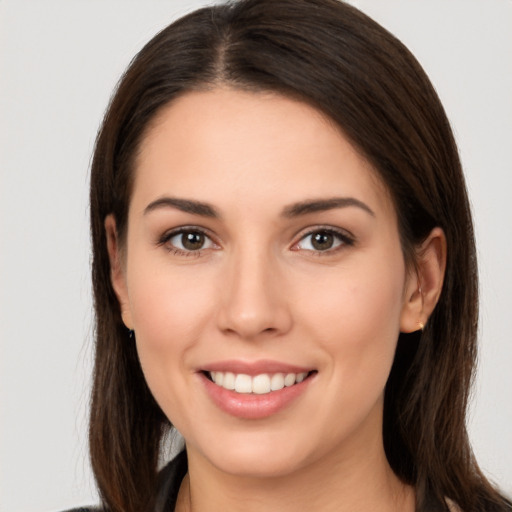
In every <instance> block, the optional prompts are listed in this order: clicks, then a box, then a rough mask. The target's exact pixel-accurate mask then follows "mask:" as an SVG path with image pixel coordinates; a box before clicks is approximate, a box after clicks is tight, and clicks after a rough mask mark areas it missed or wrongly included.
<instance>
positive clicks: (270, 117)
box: [135, 88, 393, 210]
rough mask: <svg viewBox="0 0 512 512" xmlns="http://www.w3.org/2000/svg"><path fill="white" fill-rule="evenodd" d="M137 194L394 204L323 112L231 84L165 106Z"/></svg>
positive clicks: (144, 155) (145, 150)
mask: <svg viewBox="0 0 512 512" xmlns="http://www.w3.org/2000/svg"><path fill="white" fill-rule="evenodd" d="M135 173H136V174H135V193H136V194H137V195H139V196H140V195H144V196H145V197H147V198H149V197H150V196H158V195H164V194H168V195H172V196H175V195H178V196H180V195H181V196H184V197H187V196H190V195H191V194H192V195H193V197H194V198H195V199H198V200H205V201H211V200H212V196H214V197H213V199H218V200H223V199H226V200H227V199H229V200H230V202H233V201H235V200H236V199H238V201H239V202H241V203H243V204H245V205H249V204H252V203H253V202H254V203H259V204H261V203H262V202H265V203H267V204H272V203H274V202H276V203H279V204H282V203H285V202H287V201H289V202H294V201H296V200H297V199H300V197H299V196H304V195H305V194H306V195H308V196H310V197H327V196H329V195H331V196H332V195H340V194H341V195H355V196H357V195H361V194H362V195H365V196H366V200H369V199H371V200H372V202H374V203H379V205H380V206H381V208H383V209H386V210H388V209H389V208H391V209H392V210H393V208H392V205H391V200H390V195H389V193H388V191H387V187H386V186H385V185H384V184H383V183H382V181H381V179H380V177H379V176H378V174H377V172H376V171H375V170H374V169H373V168H372V166H371V165H370V164H369V163H368V162H367V161H366V159H365V158H364V157H363V156H362V155H361V154H360V153H359V152H358V151H357V150H356V148H354V146H353V145H352V144H350V142H349V141H348V140H347V138H346V137H345V136H344V134H343V133H342V131H341V129H340V128H339V127H338V126H337V125H336V124H335V123H334V122H333V121H332V120H331V119H330V118H328V117H327V116H326V115H324V114H323V113H322V112H321V111H319V110H318V109H315V108H314V107H312V106H310V105H308V104H306V103H304V102H300V101H297V100H295V99H291V98H288V97H285V96H282V95H280V94H277V93H268V92H265V93H261V92H258V93H254V92H246V91H240V90H233V89H227V88H219V89H214V90H211V91H194V92H189V93H186V94H184V95H182V96H180V97H179V98H177V99H176V100H174V101H173V102H172V103H170V104H169V105H167V106H166V107H164V108H163V109H162V110H161V111H160V112H159V113H158V114H157V116H156V117H155V119H154V120H153V121H152V123H151V125H150V126H149V128H148V130H147V131H146V135H145V137H144V139H143V140H142V143H141V146H140V149H139V152H138V156H137V159H136V165H135Z"/></svg>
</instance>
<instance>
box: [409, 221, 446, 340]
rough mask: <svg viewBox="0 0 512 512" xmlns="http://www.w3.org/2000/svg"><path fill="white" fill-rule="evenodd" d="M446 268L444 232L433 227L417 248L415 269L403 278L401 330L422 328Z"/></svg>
mask: <svg viewBox="0 0 512 512" xmlns="http://www.w3.org/2000/svg"><path fill="white" fill-rule="evenodd" d="M445 268H446V236H445V234H444V232H443V230H442V229H441V228H439V227H436V228H434V229H433V230H432V231H431V232H430V234H429V236H428V237H427V238H426V239H425V241H424V242H423V243H422V244H421V246H419V247H418V248H417V251H416V267H415V272H413V273H411V275H410V276H409V278H408V279H407V283H406V289H405V297H404V304H403V308H402V315H401V318H400V330H401V332H414V331H418V330H423V327H424V325H425V324H426V323H427V320H428V318H429V316H430V315H431V313H432V311H434V308H435V306H436V304H437V301H438V300H439V297H440V296H441V291H442V288H443V281H444V273H445Z"/></svg>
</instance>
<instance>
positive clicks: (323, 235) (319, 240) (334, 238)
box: [295, 229, 354, 253]
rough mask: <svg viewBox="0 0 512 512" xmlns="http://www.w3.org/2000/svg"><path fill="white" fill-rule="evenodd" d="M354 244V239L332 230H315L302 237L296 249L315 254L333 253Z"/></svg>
mask: <svg viewBox="0 0 512 512" xmlns="http://www.w3.org/2000/svg"><path fill="white" fill-rule="evenodd" d="M353 244H354V239H353V238H352V237H350V236H349V235H347V234H344V233H340V232H338V231H337V230H334V229H317V230H316V231H311V232H310V233H308V234H307V235H305V236H303V237H302V238H301V240H300V241H299V243H298V244H297V245H296V246H295V247H296V249H299V250H302V251H311V252H316V253H322V252H329V251H335V250H336V249H338V248H340V247H342V246H349V245H353Z"/></svg>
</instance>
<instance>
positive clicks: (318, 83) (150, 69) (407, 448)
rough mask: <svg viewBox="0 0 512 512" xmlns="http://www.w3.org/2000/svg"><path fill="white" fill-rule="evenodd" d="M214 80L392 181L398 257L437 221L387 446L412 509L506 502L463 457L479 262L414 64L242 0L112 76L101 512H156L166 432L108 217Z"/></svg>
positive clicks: (390, 398)
mask: <svg viewBox="0 0 512 512" xmlns="http://www.w3.org/2000/svg"><path fill="white" fill-rule="evenodd" d="M219 84H223V85H228V86H230V87H233V88H239V89H243V90H269V91H276V92H279V93H282V94H284V95H287V96H291V97H294V98H298V99H300V100H302V101H305V102H307V103H309V104H311V105H313V106H314V107H316V108H318V109H320V110H321V111H323V112H324V113H326V114H327V115H328V116H329V117H330V118H331V119H332V120H334V121H335V122H336V123H337V124H338V125H339V126H340V127H341V129H342V130H343V132H344V133H345V135H346V136H347V137H348V138H349V140H351V142H352V143H353V144H354V146H355V147H357V148H358V150H359V151H360V152H361V153H362V154H363V155H364V156H365V157H366V158H367V159H368V161H369V162H370V163H371V164H372V165H373V167H374V168H375V169H376V170H377V172H378V173H379V174H380V176H381V178H382V179H383V181H384V182H385V183H386V184H387V186H388V188H389V190H390V192H391V195H392V197H393V200H394V205H395V208H396V211H397V215H398V222H399V231H400V236H401V243H402V247H403V251H404V255H405V258H406V261H407V262H409V263H412V264H414V247H415V246H416V245H417V244H418V243H420V242H421V241H422V240H423V239H424V238H425V237H426V236H427V235H428V234H429V233H430V231H431V230H432V228H433V227H435V226H440V227H441V228H442V229H443V230H444V232H445V235H446V239H447V247H448V249H447V254H448V256H447V266H446V276H445V281H444V286H443V291H442V294H441V297H440V299H439V303H438V305H437V307H436V309H435V310H434V313H433V314H432V316H431V318H430V319H429V322H428V324H427V326H426V328H425V330H424V331H423V332H422V333H421V335H419V334H412V335H404V334H402V335H400V338H399V340H398V347H397V352H396V357H395V361H394V365H393V368H392V371H391V375H390V377H389V381H388V384H387V387H386V396H385V411H384V425H383V429H384V444H385V449H386V454H387V457H388V460H389V462H390V464H391V467H392V468H393V470H394V471H395V473H396V474H397V475H398V476H399V477H400V478H401V479H402V480H403V481H404V482H406V483H409V484H412V485H414V486H415V488H416V494H417V510H418V511H426V510H427V509H428V508H429V507H431V506H432V504H433V503H436V504H437V507H438V508H439V509H441V510H443V509H446V505H445V501H444V500H445V498H450V499H451V500H453V501H454V502H456V503H457V504H458V505H459V506H460V507H461V508H462V510H464V511H466V512H470V511H471V512H473V511H483V510H485V511H502V510H506V509H507V508H508V505H507V504H506V501H505V500H504V499H503V498H502V497H500V495H499V493H498V492H497V491H496V490H495V489H494V488H493V487H492V486H491V485H490V484H489V483H488V482H487V480H486V479H485V477H484V476H483V474H482V472H481V471H480V470H479V468H478V466H477V464H476V462H475V459H474V457H473V455H472V452H471V448H470V445H469V441H468V436H467V433H466V427H465V414H466V406H467V401H468V393H469V390H470V385H471V381H472V377H473V371H474V365H475V357H476V332H477V316H478V311H477V295H478V290H477V268H476V258H475V247H474V237H473V227H472V221H471V215H470V209H469V204H468V199H467V195H466V187H465V183H464V177H463V174H462V170H461V165H460V161H459V157H458V153H457V148H456V145H455V141H454V138H453V135H452V132H451V129H450V126H449V122H448V120H447V118H446V115H445V112H444V110H443V107H442V105H441V103H440V101H439V99H438V97H437V94H436V92H435V91H434V88H433V87H432V85H431V83H430V82H429V80H428V78H427V76H426V75H425V73H424V71H423V70H422V68H421V67H420V65H419V64H418V62H417V61H416V60H415V58H414V57H413V56H412V55H411V53H410V52H409V51H408V50H407V49H406V48H405V47H404V46H403V45H402V44H401V43H400V42H399V41H398V40H397V39H396V38H395V37H393V36H392V35H391V34H390V33H389V32H387V31H386V30H385V29H383V28H382V27H381V26H380V25H378V24H377V23H375V22H374V21H373V20H371V19H370V18H368V17H367V16H365V15H364V14H362V13H361V12H359V11H358V10H356V9H355V8H353V7H351V6H349V5H346V4H344V3H341V2H338V1H337V0H241V1H238V2H230V3H228V4H223V5H218V6H213V7H208V8H204V9H200V10H197V11H195V12H193V13H191V14H189V15H187V16H185V17H183V18H181V19H179V20H178V21H176V22H174V23H173V24H172V25H170V26H169V27H167V28H166V29H164V30H163V31H162V32H160V33H159V34H157V35H156V36H155V37H154V38H153V39H152V40H151V41H150V42H149V43H148V44H147V45H146V46H145V47H144V48H143V50H142V51H141V52H140V53H139V54H138V55H137V56H136V58H135V59H134V60H133V61H132V63H131V64H130V66H129V68H128V70H127V71H126V73H125V74H124V76H123V77H122V79H121V81H120V83H119V85H118V88H117V90H116V92H115V95H114V97H113V99H112V101H111V104H110V106H109V108H108V110H107V113H106V115H105V118H104V121H103V125H102V127H101V129H100V131H99V134H98V138H97V142H96V148H95V153H94V158H93V163H92V172H91V196H90V200H91V230H92V242H93V269H92V278H93V286H94V299H95V311H96V358H95V368H94V386H93V392H92V407H91V419H90V452H91V460H92V466H93V470H94V474H95V476H96V480H97V484H98V488H99V491H100V495H101V497H102V500H103V503H104V506H105V508H106V509H107V510H111V511H115V512H121V511H123V512H136V511H137V512H140V511H141V510H146V509H147V508H148V507H150V506H151V503H152V501H153V499H154V493H155V489H156V481H157V467H158V457H159V453H160V449H161V443H162V438H163V436H164V435H165V433H166V432H168V431H169V429H170V428H171V425H170V423H169V420H168V419H167V418H166V417H165V416H164V414H163V413H162V411H161V410H160V409H159V407H158V406H157V404H156V402H155V401H154V399H153V397H152V395H151V393H150V391H149V389H148V387H147V385H146V383H145V380H144V377H143V374H142V371H141V368H140V364H139V360H138V357H137V353H136V349H135V345H134V343H132V342H131V341H130V339H129V333H128V331H127V329H126V328H125V327H124V325H123V323H122V321H121V316H120V310H119V304H118V302H117V299H116V296H115V294H114V291H113V289H112V286H111V281H110V267H109V260H108V254H107V247H106V238H105V231H104V220H105V217H106V216H107V215H108V214H111V213H113V214H114V216H115V219H116V222H117V227H118V231H119V233H118V235H119V237H120V239H121V242H122V241H123V239H124V236H125V233H126V227H127V226H126V224H127V212H128V207H129V201H130V195H131V188H132V181H133V172H134V168H133V167H134V159H135V156H136V154H137V150H138V147H139V145H140V143H141V140H142V139H143V137H144V133H145V130H146V129H147V127H148V123H149V122H150V121H151V120H152V119H153V118H154V116H155V114H156V113H157V112H158V111H159V109H161V108H162V107H163V106H164V105H167V104H168V103H169V102H170V101H172V100H173V99H174V98H176V97H177V96H179V95H181V94H184V93H186V92H187V91H191V90H194V89H196V90H197V89H205V88H210V87H215V86H216V85H219Z"/></svg>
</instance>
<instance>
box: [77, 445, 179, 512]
mask: <svg viewBox="0 0 512 512" xmlns="http://www.w3.org/2000/svg"><path fill="white" fill-rule="evenodd" d="M187 470H188V464H187V453H186V452H185V450H183V451H182V452H180V453H178V455H176V457H175V458H174V459H173V460H171V462H169V464H167V466H165V467H164V468H163V469H162V471H160V474H159V476H158V494H157V498H156V504H155V512H172V511H174V509H175V507H176V500H177V499H178V492H179V490H180V485H181V482H182V480H183V478H184V477H185V475H186V474H187ZM67 512H101V508H98V507H81V508H74V509H72V510H68V511H67Z"/></svg>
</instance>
